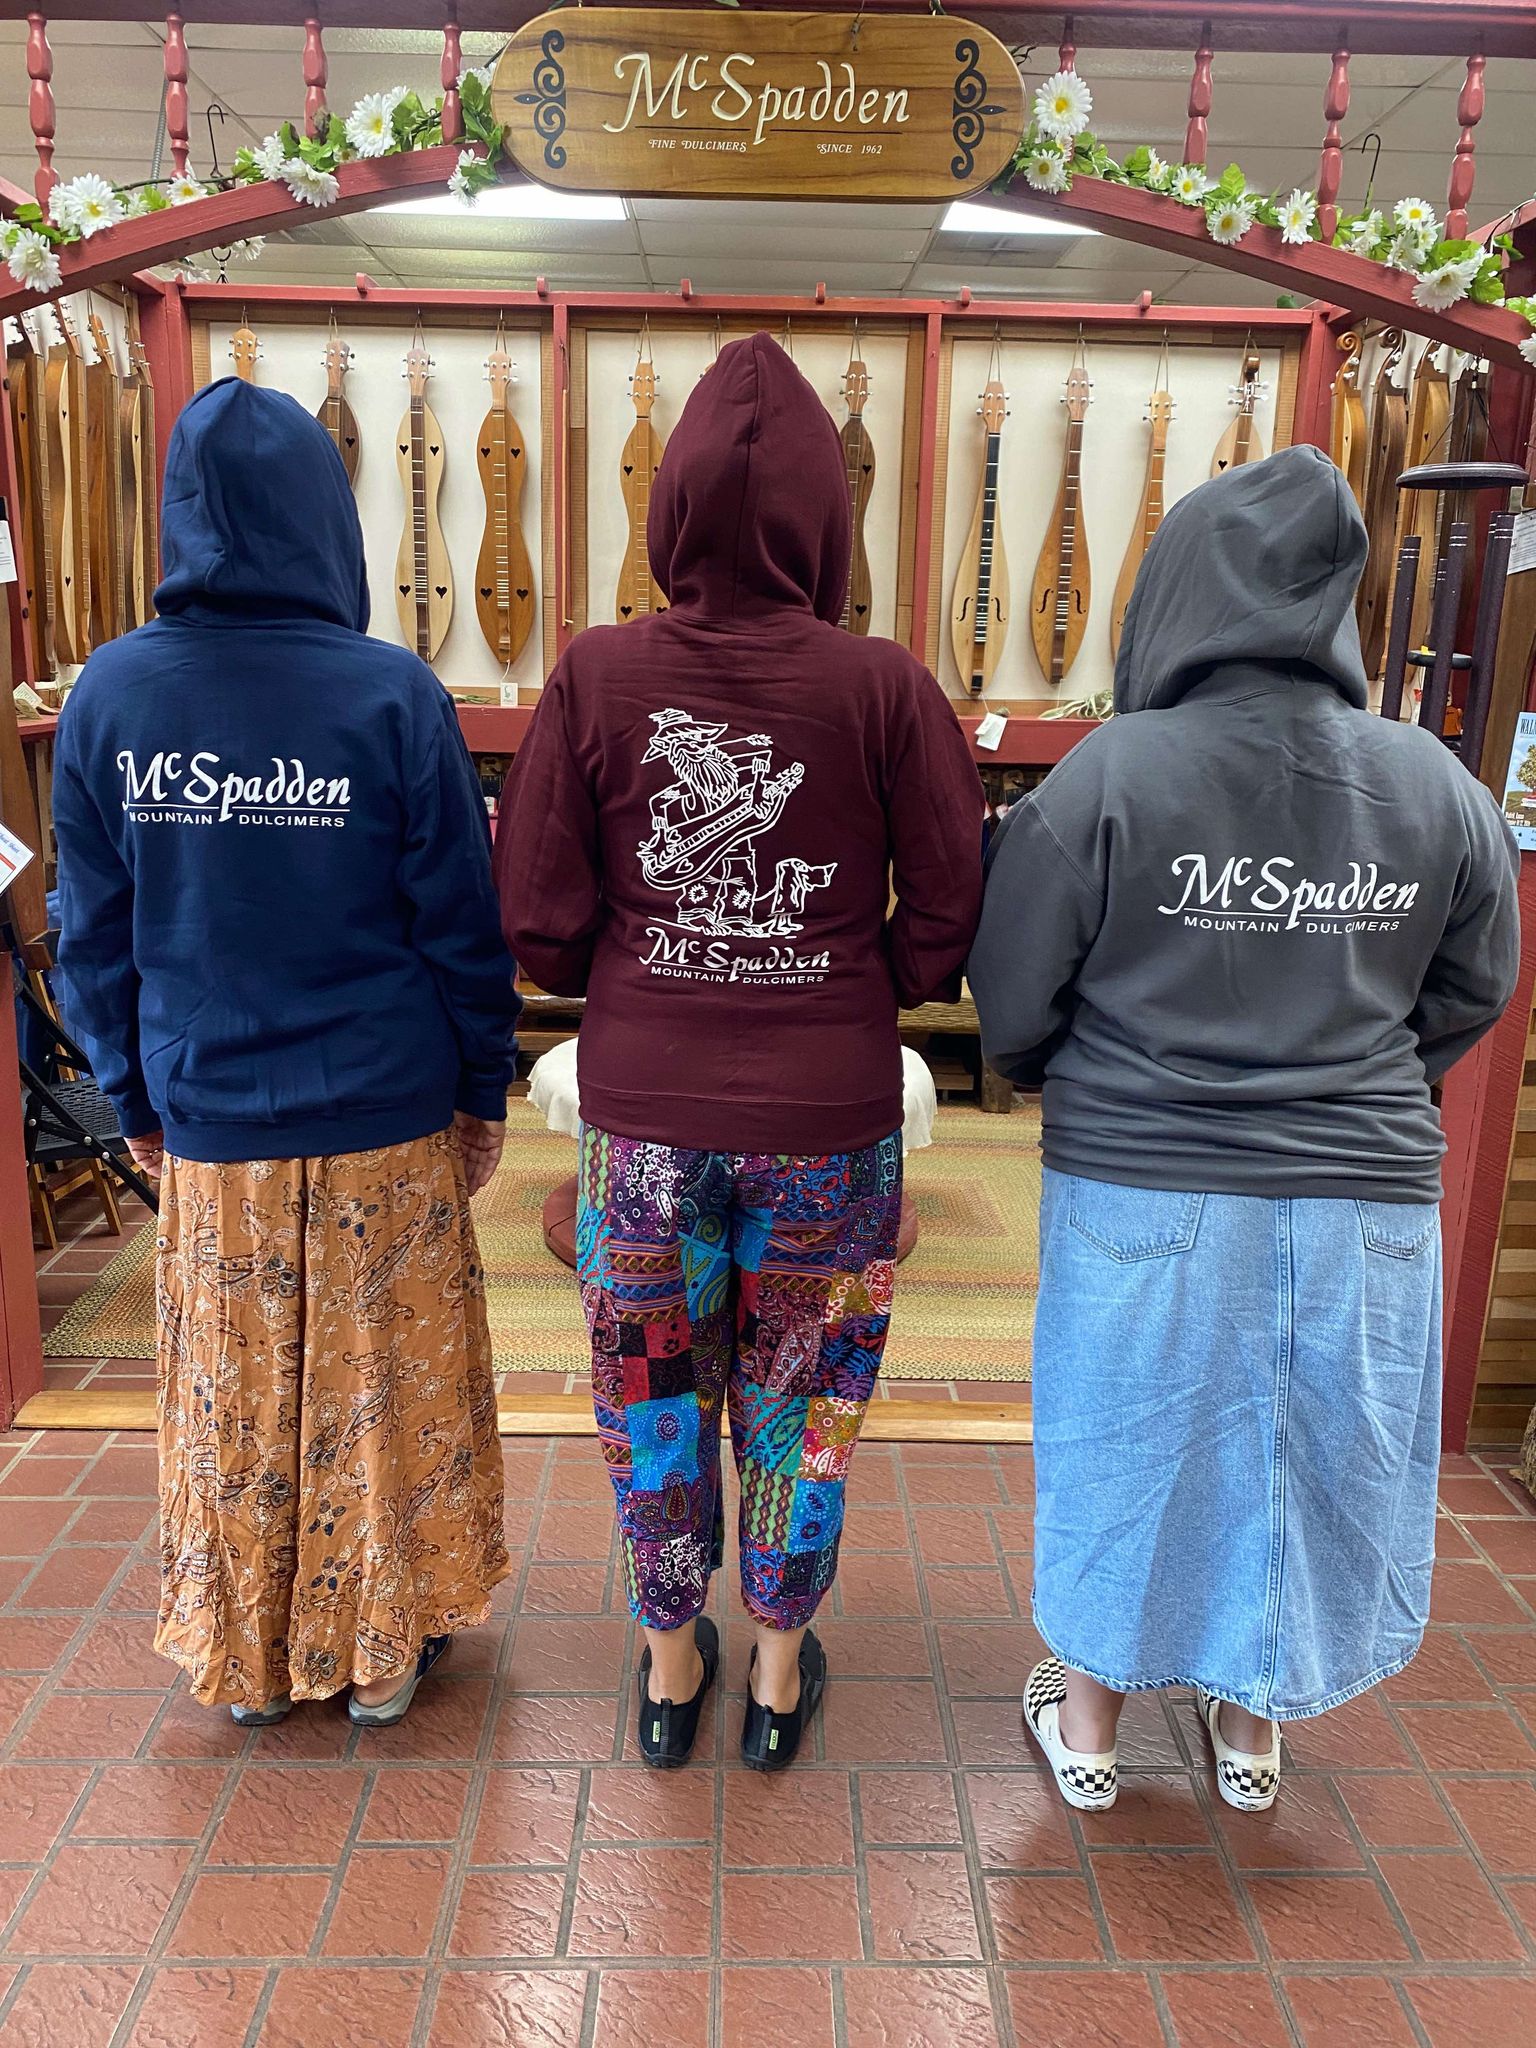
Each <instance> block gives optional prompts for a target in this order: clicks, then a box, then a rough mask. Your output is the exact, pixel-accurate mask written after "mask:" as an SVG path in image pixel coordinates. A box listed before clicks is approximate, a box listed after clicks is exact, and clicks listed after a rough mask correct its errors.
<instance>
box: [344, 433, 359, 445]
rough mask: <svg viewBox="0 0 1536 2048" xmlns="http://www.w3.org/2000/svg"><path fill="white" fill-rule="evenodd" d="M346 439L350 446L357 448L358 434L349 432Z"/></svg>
mask: <svg viewBox="0 0 1536 2048" xmlns="http://www.w3.org/2000/svg"><path fill="white" fill-rule="evenodd" d="M345 439H346V443H347V446H348V447H349V448H355V447H356V446H357V436H356V434H348V435H346V436H345Z"/></svg>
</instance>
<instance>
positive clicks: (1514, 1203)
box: [1471, 1016, 1536, 1443]
mask: <svg viewBox="0 0 1536 2048" xmlns="http://www.w3.org/2000/svg"><path fill="white" fill-rule="evenodd" d="M1533 1406H1536V1016H1533V1018H1532V1019H1531V1021H1530V1023H1529V1025H1528V1027H1527V1031H1526V1039H1525V1068H1524V1072H1523V1075H1522V1077H1521V1084H1520V1107H1519V1111H1518V1114H1517V1116H1516V1120H1515V1149H1514V1154H1513V1157H1512V1158H1511V1160H1510V1164H1509V1183H1508V1186H1507V1188H1506V1190H1505V1196H1504V1215H1503V1220H1502V1221H1501V1223H1500V1225H1499V1250H1498V1258H1497V1260H1496V1262H1495V1265H1494V1274H1493V1295H1492V1299H1491V1300H1490V1301H1489V1304H1488V1322H1487V1327H1486V1329H1485V1331H1484V1336H1483V1350H1482V1357H1481V1360H1480V1363H1479V1366H1478V1375H1477V1397H1476V1400H1475V1402H1474V1405H1473V1409H1472V1432H1471V1441H1472V1442H1473V1443H1478V1442H1483V1443H1489V1442H1504V1443H1517V1442H1518V1441H1519V1439H1520V1437H1521V1435H1522V1434H1523V1432H1524V1430H1525V1425H1526V1422H1527V1420H1528V1419H1529V1417H1530V1413H1531V1409H1532V1407H1533Z"/></svg>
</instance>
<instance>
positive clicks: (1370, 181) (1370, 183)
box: [1360, 128, 1381, 211]
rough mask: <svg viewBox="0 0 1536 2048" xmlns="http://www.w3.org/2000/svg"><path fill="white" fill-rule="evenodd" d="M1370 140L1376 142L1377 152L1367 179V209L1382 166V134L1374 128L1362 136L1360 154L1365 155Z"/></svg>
mask: <svg viewBox="0 0 1536 2048" xmlns="http://www.w3.org/2000/svg"><path fill="white" fill-rule="evenodd" d="M1368 142H1374V143H1375V145H1376V154H1375V155H1374V156H1373V157H1372V158H1371V175H1370V176H1369V177H1368V178H1367V179H1366V181H1365V204H1366V210H1367V211H1369V210H1370V204H1371V194H1372V193H1373V192H1374V191H1375V189H1376V173H1377V171H1378V170H1380V168H1381V136H1380V135H1379V134H1378V133H1377V131H1376V130H1375V129H1374V128H1372V129H1371V130H1370V131H1369V132H1368V133H1367V134H1365V135H1362V136H1361V138H1360V154H1361V155H1362V156H1364V155H1365V148H1366V144H1367V143H1368Z"/></svg>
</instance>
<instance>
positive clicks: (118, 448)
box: [85, 310, 123, 647]
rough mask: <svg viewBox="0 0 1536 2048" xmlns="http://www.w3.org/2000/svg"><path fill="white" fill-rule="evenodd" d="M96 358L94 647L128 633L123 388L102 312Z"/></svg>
mask: <svg viewBox="0 0 1536 2048" xmlns="http://www.w3.org/2000/svg"><path fill="white" fill-rule="evenodd" d="M88 325H89V327H90V330H91V344H92V346H93V347H94V349H95V351H96V360H95V362H93V363H90V364H88V365H87V366H86V372H85V400H86V429H85V455H86V461H87V462H88V463H89V465H90V472H91V484H90V497H89V511H90V538H91V645H92V646H93V647H99V646H100V645H101V644H102V642H103V641H104V640H115V639H116V638H117V636H118V634H119V633H121V632H122V630H123V436H122V417H121V412H122V385H121V382H120V381H119V378H118V374H117V351H116V349H115V348H114V347H113V345H112V337H111V335H110V334H108V332H107V330H106V327H105V325H104V324H103V322H102V319H101V316H100V314H99V313H97V312H95V311H94V310H93V311H92V312H91V313H90V315H89V316H88Z"/></svg>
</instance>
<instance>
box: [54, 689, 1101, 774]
mask: <svg viewBox="0 0 1536 2048" xmlns="http://www.w3.org/2000/svg"><path fill="white" fill-rule="evenodd" d="M458 712H459V730H460V731H461V732H462V733H463V735H464V739H465V743H466V745H467V746H468V747H469V749H470V751H471V753H475V754H515V753H516V752H517V750H518V748H519V747H520V746H521V745H522V743H523V740H524V738H525V737H526V736H527V732H528V721H529V719H531V718H532V716H533V706H532V705H530V704H461V705H459V707H458ZM960 723H961V724H962V725H963V726H964V727H965V729H966V732H967V734H968V735H969V736H970V740H971V752H972V753H973V754H974V755H975V757H976V763H977V766H978V767H982V768H986V767H995V768H1052V767H1054V766H1055V765H1056V763H1057V762H1058V761H1062V760H1065V758H1066V757H1067V755H1068V754H1070V753H1071V751H1072V749H1073V748H1074V747H1075V746H1076V745H1077V743H1078V741H1079V740H1084V739H1086V738H1087V737H1088V735H1089V733H1091V732H1096V731H1097V730H1098V725H1099V721H1098V720H1097V719H1096V718H1010V719H1009V721H1008V724H1007V727H1006V728H1005V730H1004V733H1003V739H1002V745H1001V746H1000V747H999V748H998V749H997V751H996V753H993V752H992V751H991V749H990V748H982V747H978V746H977V745H976V737H975V736H976V728H977V726H979V725H980V723H981V720H980V719H979V718H965V717H962V718H961V720H960ZM18 724H19V726H20V731H21V737H22V742H23V744H33V743H35V742H37V741H38V740H51V739H52V738H53V735H54V733H55V732H56V731H57V730H58V724H59V721H58V715H57V714H56V713H53V714H50V715H49V716H48V717H46V718H23V719H21V720H19V721H18Z"/></svg>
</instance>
